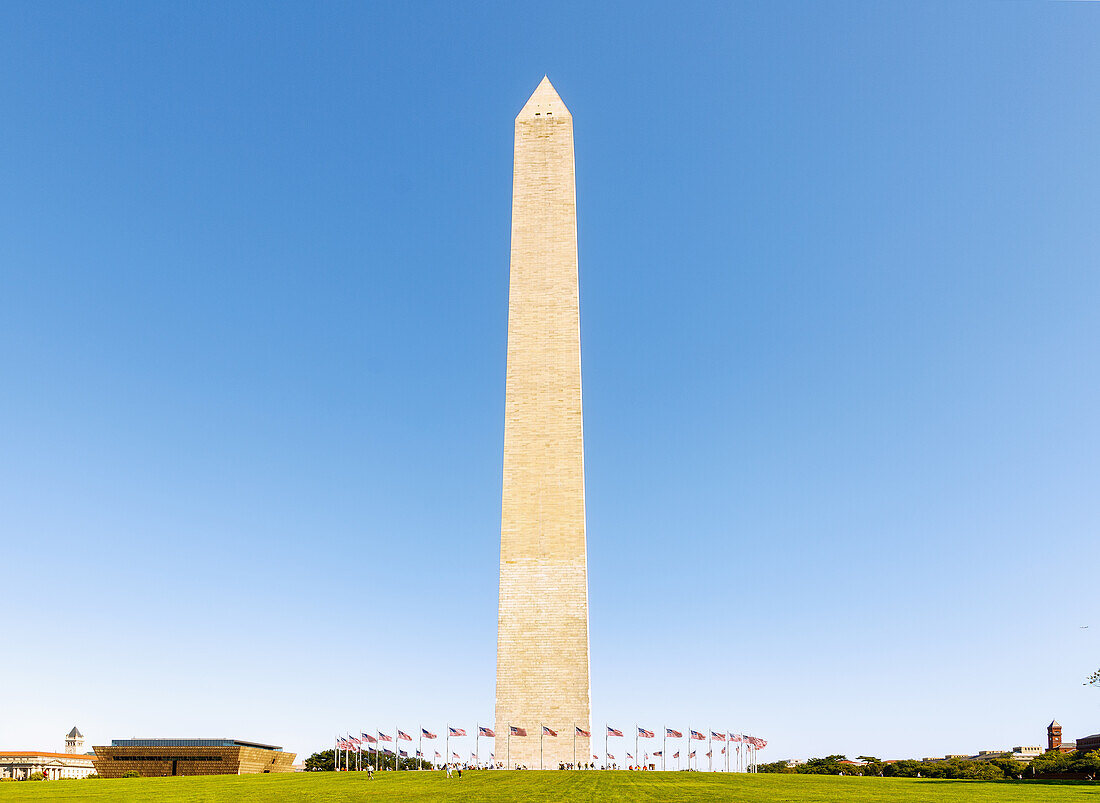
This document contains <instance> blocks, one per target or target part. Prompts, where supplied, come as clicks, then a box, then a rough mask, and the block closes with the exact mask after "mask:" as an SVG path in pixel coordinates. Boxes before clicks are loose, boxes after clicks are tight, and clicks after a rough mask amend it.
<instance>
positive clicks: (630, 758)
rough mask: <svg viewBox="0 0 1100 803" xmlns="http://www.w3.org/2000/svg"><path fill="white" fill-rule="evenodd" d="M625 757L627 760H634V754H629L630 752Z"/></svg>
mask: <svg viewBox="0 0 1100 803" xmlns="http://www.w3.org/2000/svg"><path fill="white" fill-rule="evenodd" d="M626 758H627V761H633V760H634V756H632V755H630V753H627V754H626Z"/></svg>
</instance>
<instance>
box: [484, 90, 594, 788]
mask: <svg viewBox="0 0 1100 803" xmlns="http://www.w3.org/2000/svg"><path fill="white" fill-rule="evenodd" d="M578 295H579V291H578V282H577V214H576V190H575V176H574V167H573V118H572V116H571V115H570V114H569V110H568V109H567V108H566V107H565V104H564V103H562V100H561V98H560V97H558V93H557V92H556V91H555V90H554V87H553V86H552V85H551V84H550V81H549V79H547V78H543V79H542V83H540V84H539V86H538V88H537V89H536V90H535V93H534V94H533V95H531V98H530V99H529V100H528V101H527V104H526V105H525V106H524V107H523V109H522V110H521V111H520V113H519V116H518V117H516V125H515V154H514V164H513V176H512V256H511V268H510V280H509V287H508V371H507V387H506V397H505V412H504V488H503V498H502V506H501V526H500V611H499V618H498V622H497V693H496V746H495V749H496V760H497V761H501V762H505V761H507V762H509V765H510V766H513V767H514V766H515V765H517V764H523V765H524V766H526V767H528V768H530V769H538V768H539V767H540V766H542V767H545V768H546V769H551V768H552V769H557V767H558V764H559V762H572V761H573V760H574V759H573V757H574V746H575V751H576V752H575V755H576V760H577V762H578V763H583V762H584V761H585V760H586V759H587V760H591V759H590V755H591V754H590V751H589V739H588V737H585V736H580V735H578V736H576V738H574V734H575V733H576V731H575V728H580V729H581V730H583V731H585V732H590V731H591V726H590V724H589V716H590V714H589V676H588V570H587V552H586V550H587V547H586V543H585V520H584V440H583V430H582V426H581V351H580V349H581V346H580V311H579V298H578ZM510 726H515V727H518V728H522V729H524V730H526V732H527V735H526V736H525V737H523V736H512V737H511V738H510V739H509V727H510ZM543 726H546V727H548V728H550V729H551V730H552V731H554V732H556V734H557V735H556V736H551V735H549V734H547V735H546V736H540V734H542V732H543V730H542V729H543ZM540 741H541V742H542V751H541V755H540Z"/></svg>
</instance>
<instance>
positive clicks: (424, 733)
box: [420, 728, 439, 739]
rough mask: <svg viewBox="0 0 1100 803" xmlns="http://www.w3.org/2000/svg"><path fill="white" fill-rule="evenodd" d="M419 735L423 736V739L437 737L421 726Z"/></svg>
mask: <svg viewBox="0 0 1100 803" xmlns="http://www.w3.org/2000/svg"><path fill="white" fill-rule="evenodd" d="M420 735H421V736H423V737H424V738H425V739H438V738H439V737H438V736H436V735H435V734H434V733H432V732H431V731H429V730H428V729H427V728H421V729H420Z"/></svg>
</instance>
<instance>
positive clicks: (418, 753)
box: [416, 750, 424, 758]
mask: <svg viewBox="0 0 1100 803" xmlns="http://www.w3.org/2000/svg"><path fill="white" fill-rule="evenodd" d="M416 757H417V758H424V754H423V753H421V752H420V751H419V750H417V751H416Z"/></svg>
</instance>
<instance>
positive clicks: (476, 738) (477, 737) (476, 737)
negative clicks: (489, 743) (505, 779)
mask: <svg viewBox="0 0 1100 803" xmlns="http://www.w3.org/2000/svg"><path fill="white" fill-rule="evenodd" d="M474 724H475V725H477V730H476V731H474V755H475V756H477V763H479V764H480V763H481V751H480V750H479V749H478V748H479V742H480V741H481V725H479V724H478V723H476V722H475V723H474Z"/></svg>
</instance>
